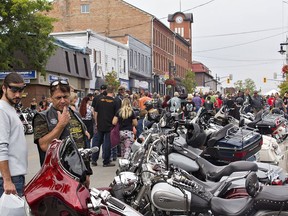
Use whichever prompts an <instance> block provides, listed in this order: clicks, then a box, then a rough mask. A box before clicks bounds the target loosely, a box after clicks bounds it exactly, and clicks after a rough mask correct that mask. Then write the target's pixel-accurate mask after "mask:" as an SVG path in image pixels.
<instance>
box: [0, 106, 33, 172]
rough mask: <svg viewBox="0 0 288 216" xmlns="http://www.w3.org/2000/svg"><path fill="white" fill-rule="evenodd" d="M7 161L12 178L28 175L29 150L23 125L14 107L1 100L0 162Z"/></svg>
mask: <svg viewBox="0 0 288 216" xmlns="http://www.w3.org/2000/svg"><path fill="white" fill-rule="evenodd" d="M6 160H8V163H9V170H10V174H11V176H18V175H25V174H27V166H28V148H27V143H26V139H25V134H24V129H23V124H22V122H21V120H20V118H19V117H18V115H17V113H16V110H15V109H14V107H13V106H11V105H10V104H9V103H8V102H6V101H4V100H0V161H6ZM0 177H2V174H1V172H0Z"/></svg>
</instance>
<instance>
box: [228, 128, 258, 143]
mask: <svg viewBox="0 0 288 216" xmlns="http://www.w3.org/2000/svg"><path fill="white" fill-rule="evenodd" d="M233 129H234V131H232V132H231V130H233ZM235 129H236V130H235ZM239 130H241V131H242V129H240V128H238V127H237V126H234V127H232V128H229V129H228V130H227V133H226V136H225V139H229V138H230V135H232V134H233V135H236V133H237V132H238V131H239ZM254 132H255V131H254V130H252V131H250V132H249V133H247V134H245V135H243V134H242V135H241V136H234V138H235V139H237V138H238V137H239V138H240V139H239V140H241V142H243V141H244V140H245V138H247V137H249V136H251V135H253V134H254Z"/></svg>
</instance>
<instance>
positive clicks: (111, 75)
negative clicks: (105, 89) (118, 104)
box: [105, 71, 120, 89]
mask: <svg viewBox="0 0 288 216" xmlns="http://www.w3.org/2000/svg"><path fill="white" fill-rule="evenodd" d="M105 82H106V84H107V85H111V86H113V87H114V89H118V87H119V86H120V82H119V80H118V77H117V73H116V72H115V71H111V72H108V73H107V74H106V76H105Z"/></svg>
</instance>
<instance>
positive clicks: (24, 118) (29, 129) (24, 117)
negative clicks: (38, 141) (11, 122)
mask: <svg viewBox="0 0 288 216" xmlns="http://www.w3.org/2000/svg"><path fill="white" fill-rule="evenodd" d="M16 112H17V114H18V116H19V118H20V120H21V122H22V124H23V128H24V133H25V134H33V132H34V130H33V126H32V119H31V121H28V118H29V117H30V114H29V113H28V112H26V111H24V110H23V111H22V109H21V108H16Z"/></svg>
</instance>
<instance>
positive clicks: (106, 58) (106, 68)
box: [105, 55, 108, 71]
mask: <svg viewBox="0 0 288 216" xmlns="http://www.w3.org/2000/svg"><path fill="white" fill-rule="evenodd" d="M105 71H108V55H105Z"/></svg>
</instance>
